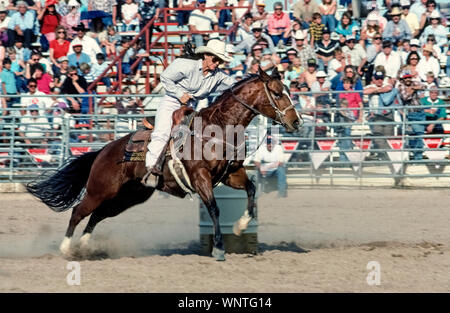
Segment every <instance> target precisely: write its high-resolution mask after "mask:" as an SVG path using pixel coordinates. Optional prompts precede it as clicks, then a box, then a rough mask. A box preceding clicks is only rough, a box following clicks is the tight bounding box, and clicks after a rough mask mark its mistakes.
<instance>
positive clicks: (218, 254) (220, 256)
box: [211, 247, 225, 261]
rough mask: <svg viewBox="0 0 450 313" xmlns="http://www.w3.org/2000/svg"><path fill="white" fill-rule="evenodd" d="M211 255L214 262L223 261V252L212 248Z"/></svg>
mask: <svg viewBox="0 0 450 313" xmlns="http://www.w3.org/2000/svg"><path fill="white" fill-rule="evenodd" d="M211 254H212V256H213V257H215V258H216V261H225V250H222V249H219V248H216V247H214V248H213V251H212V253H211Z"/></svg>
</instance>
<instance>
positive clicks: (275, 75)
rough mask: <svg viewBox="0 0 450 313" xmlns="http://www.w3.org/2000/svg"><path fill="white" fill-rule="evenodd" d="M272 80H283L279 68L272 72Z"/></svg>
mask: <svg viewBox="0 0 450 313" xmlns="http://www.w3.org/2000/svg"><path fill="white" fill-rule="evenodd" d="M272 78H275V79H281V75H280V72H278V68H277V67H275V68H274V69H273V70H272Z"/></svg>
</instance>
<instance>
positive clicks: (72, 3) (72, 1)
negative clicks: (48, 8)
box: [67, 0, 80, 7]
mask: <svg viewBox="0 0 450 313" xmlns="http://www.w3.org/2000/svg"><path fill="white" fill-rule="evenodd" d="M67 6H69V7H79V6H80V3H79V2H78V1H77V0H70V1H69V3H68V4H67Z"/></svg>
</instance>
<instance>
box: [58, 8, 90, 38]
mask: <svg viewBox="0 0 450 313" xmlns="http://www.w3.org/2000/svg"><path fill="white" fill-rule="evenodd" d="M59 3H60V4H61V3H64V1H60V2H59ZM79 9H80V3H78V1H77V0H69V3H68V4H67V10H68V12H67V13H66V14H61V15H62V19H61V23H60V24H61V26H64V28H65V29H66V32H67V39H69V40H73V39H74V38H76V37H77V33H78V32H77V31H76V30H75V29H74V27H77V26H78V25H79V24H80V23H83V24H84V25H85V26H87V25H88V24H87V20H83V21H82V20H81V13H80V12H79Z"/></svg>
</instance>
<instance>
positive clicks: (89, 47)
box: [68, 23, 102, 62]
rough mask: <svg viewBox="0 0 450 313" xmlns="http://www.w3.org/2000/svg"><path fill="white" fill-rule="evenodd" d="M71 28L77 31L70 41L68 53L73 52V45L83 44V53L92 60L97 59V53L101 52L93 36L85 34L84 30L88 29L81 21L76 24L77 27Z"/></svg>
mask: <svg viewBox="0 0 450 313" xmlns="http://www.w3.org/2000/svg"><path fill="white" fill-rule="evenodd" d="M73 30H76V31H77V37H76V38H75V39H74V40H72V42H71V43H70V48H69V53H68V55H69V54H72V53H75V51H74V50H73V46H74V45H77V44H78V45H79V44H81V45H82V46H83V53H86V54H87V55H88V56H89V57H90V58H91V61H92V62H96V61H97V58H96V56H97V53H102V50H101V49H100V46H99V45H98V43H97V41H96V40H95V39H94V38H91V37H89V36H86V32H87V31H88V30H89V29H88V28H86V27H85V26H84V24H83V23H80V24H78V26H77V27H73Z"/></svg>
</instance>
